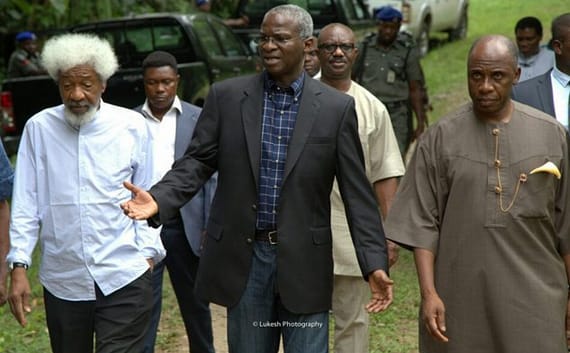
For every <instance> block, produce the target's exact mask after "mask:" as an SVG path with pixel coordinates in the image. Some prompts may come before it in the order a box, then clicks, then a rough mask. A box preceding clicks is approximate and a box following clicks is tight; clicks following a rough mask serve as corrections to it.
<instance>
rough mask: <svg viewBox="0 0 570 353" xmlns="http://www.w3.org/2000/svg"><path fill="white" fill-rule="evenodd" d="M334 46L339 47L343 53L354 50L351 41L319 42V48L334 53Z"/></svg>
mask: <svg viewBox="0 0 570 353" xmlns="http://www.w3.org/2000/svg"><path fill="white" fill-rule="evenodd" d="M336 48H340V50H342V51H343V52H344V53H352V51H353V50H354V44H353V43H341V44H319V49H322V50H324V51H325V52H327V53H329V54H330V53H334V52H335V51H336Z"/></svg>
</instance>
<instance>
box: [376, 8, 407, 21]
mask: <svg viewBox="0 0 570 353" xmlns="http://www.w3.org/2000/svg"><path fill="white" fill-rule="evenodd" d="M374 18H376V20H377V21H394V20H398V21H401V20H402V13H401V12H400V11H398V10H396V9H395V8H393V7H392V6H382V7H381V8H379V9H377V10H376V13H375V14H374Z"/></svg>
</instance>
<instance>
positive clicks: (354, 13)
mask: <svg viewBox="0 0 570 353" xmlns="http://www.w3.org/2000/svg"><path fill="white" fill-rule="evenodd" d="M339 2H340V3H341V4H342V5H341V6H342V8H343V9H344V14H345V16H346V18H347V19H348V20H349V21H351V20H363V19H365V18H366V15H367V14H365V13H364V11H363V9H364V8H365V7H363V6H361V4H359V1H358V0H340V1H339Z"/></svg>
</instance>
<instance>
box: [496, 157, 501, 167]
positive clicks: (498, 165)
mask: <svg viewBox="0 0 570 353" xmlns="http://www.w3.org/2000/svg"><path fill="white" fill-rule="evenodd" d="M495 167H497V168H500V167H501V161H500V160H498V159H496V160H495Z"/></svg>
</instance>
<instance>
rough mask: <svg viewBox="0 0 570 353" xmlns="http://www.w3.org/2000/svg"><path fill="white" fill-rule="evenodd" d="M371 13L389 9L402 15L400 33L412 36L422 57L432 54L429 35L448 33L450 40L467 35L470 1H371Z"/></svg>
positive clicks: (369, 7)
mask: <svg viewBox="0 0 570 353" xmlns="http://www.w3.org/2000/svg"><path fill="white" fill-rule="evenodd" d="M367 2H368V9H369V10H370V11H371V13H372V14H373V13H374V10H375V9H378V8H380V7H382V6H386V5H390V6H392V7H394V8H396V9H398V10H400V11H401V12H402V15H403V17H404V19H403V20H402V28H401V30H405V31H408V32H410V33H411V34H412V35H413V36H414V38H415V39H416V41H417V43H418V48H419V50H420V54H421V55H422V56H424V55H425V54H427V52H428V50H429V34H430V32H447V33H449V40H457V39H463V38H465V36H466V35H467V23H468V21H467V20H468V15H467V10H468V7H469V0H368V1H367Z"/></svg>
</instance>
